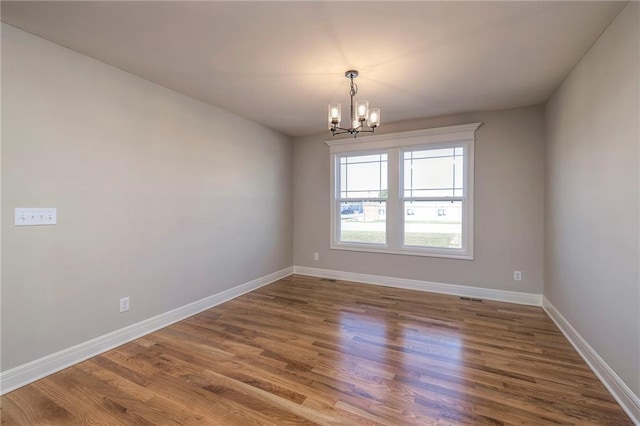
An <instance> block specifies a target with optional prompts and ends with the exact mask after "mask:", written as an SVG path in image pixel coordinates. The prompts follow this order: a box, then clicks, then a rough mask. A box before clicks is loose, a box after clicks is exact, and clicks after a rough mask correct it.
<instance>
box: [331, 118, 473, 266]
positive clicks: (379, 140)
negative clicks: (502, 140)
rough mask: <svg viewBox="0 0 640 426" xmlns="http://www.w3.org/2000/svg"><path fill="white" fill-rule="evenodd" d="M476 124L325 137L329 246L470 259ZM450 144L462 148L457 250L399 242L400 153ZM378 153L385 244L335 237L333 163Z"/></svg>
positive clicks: (401, 205) (401, 209) (336, 191)
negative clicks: (381, 156) (383, 161)
mask: <svg viewBox="0 0 640 426" xmlns="http://www.w3.org/2000/svg"><path fill="white" fill-rule="evenodd" d="M481 124H482V123H471V124H463V125H458V126H448V127H438V128H433V129H425V130H416V131H410V132H398V133H387V134H382V135H374V136H367V137H359V138H353V139H336V140H330V141H326V142H325V143H326V144H327V145H328V146H329V152H330V161H331V191H330V192H331V198H330V211H331V225H330V228H331V244H330V247H331V249H333V250H351V251H363V252H374V253H389V254H400V255H411V256H429V257H443V258H451V259H465V260H473V255H474V250H473V248H474V244H473V234H474V232H473V219H474V208H473V207H474V202H473V198H474V190H473V186H474V185H473V181H474V145H475V132H476V129H477V128H478V127H480V125H481ZM453 146H458V147H459V146H463V147H464V163H463V164H464V172H463V179H464V185H463V197H462V198H463V221H462V242H463V243H462V248H433V247H416V246H404V245H403V244H402V240H403V235H404V219H403V213H404V188H403V180H404V179H403V177H404V174H403V165H404V161H403V152H404V151H407V150H415V149H419V148H426V149H435V148H442V147H446V148H450V147H453ZM381 151H384V152H386V153H387V179H388V181H387V191H388V192H387V206H386V244H370V243H354V242H343V241H340V239H339V235H338V233H339V230H340V227H339V224H338V223H337V221H338V220H340V215H339V214H337V213H336V212H337V211H338V210H337V209H338V208H339V206H340V204H339V202H338V198H339V195H340V192H339V191H340V188H338V185H339V181H338V174H337V173H339V166H338V165H337V162H338V161H339V158H340V157H342V156H345V155H366V154H374V153H380V152H381Z"/></svg>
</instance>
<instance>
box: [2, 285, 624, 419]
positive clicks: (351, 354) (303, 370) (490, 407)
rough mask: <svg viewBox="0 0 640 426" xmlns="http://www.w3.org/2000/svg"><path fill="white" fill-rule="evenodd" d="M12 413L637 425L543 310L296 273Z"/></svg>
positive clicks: (38, 386) (43, 387)
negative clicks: (335, 280)
mask: <svg viewBox="0 0 640 426" xmlns="http://www.w3.org/2000/svg"><path fill="white" fill-rule="evenodd" d="M1 402H2V425H7V426H8V425H45V424H46V425H92V424H95V425H98V424H100V425H131V424H134V425H288V424H321V425H345V424H350V425H379V424H382V425H516V424H517V425H523V424H524V425H558V424H561V425H577V424H579V425H595V424H598V425H600V424H609V425H630V424H631V421H630V420H629V418H628V417H627V416H626V415H625V413H624V412H623V411H622V409H621V408H620V407H619V406H618V405H617V404H616V402H615V401H614V400H613V398H612V397H611V396H610V395H609V393H608V392H607V391H606V390H605V388H604V387H603V385H602V384H601V383H600V382H599V381H598V379H597V378H596V377H595V376H594V374H593V373H592V372H591V370H590V369H589V368H588V367H587V365H586V364H585V363H584V362H583V361H582V359H581V358H580V356H579V355H578V354H577V353H576V352H575V351H574V350H573V348H572V347H571V345H570V344H569V342H568V341H567V340H566V339H565V338H564V337H563V335H562V334H561V333H560V331H559V330H558V329H557V328H556V327H555V325H554V324H553V323H552V321H551V320H550V319H549V318H548V317H547V316H546V314H545V313H544V311H543V310H542V309H541V308H537V307H529V306H519V305H512V304H508V303H499V302H491V301H483V302H478V301H471V300H461V299H460V298H458V297H454V296H445V295H438V294H433V293H423V292H416V291H410V290H399V289H392V288H385V287H378V286H371V285H365V284H356V283H349V282H343V281H338V282H332V281H330V280H321V279H318V278H311V277H305V276H299V275H293V276H290V277H287V278H285V279H283V280H280V281H278V282H276V283H273V284H270V285H268V286H266V287H263V288H261V289H259V290H257V291H254V292H252V293H249V294H246V295H244V296H241V297H239V298H237V299H234V300H232V301H230V302H227V303H225V304H223V305H220V306H217V307H215V308H213V309H210V310H208V311H205V312H203V313H201V314H199V315H196V316H194V317H191V318H188V319H186V320H184V321H181V322H179V323H176V324H174V325H172V326H170V327H167V328H164V329H162V330H159V331H157V332H155V333H153V334H150V335H148V336H145V337H143V338H141V339H138V340H136V341H134V342H131V343H128V344H126V345H123V346H121V347H119V348H117V349H114V350H112V351H109V352H107V353H104V354H102V355H100V356H98V357H95V358H92V359H90V360H88V361H85V362H82V363H80V364H78V365H75V366H73V367H70V368H68V369H66V370H63V371H61V372H59V373H56V374H53V375H51V376H49V377H46V378H44V379H42V380H39V381H37V382H35V383H33V384H31V385H28V386H25V387H23V388H20V389H18V390H16V391H13V392H11V393H9V394H7V395H5V396H3V397H2V401H1Z"/></svg>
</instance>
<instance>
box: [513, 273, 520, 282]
mask: <svg viewBox="0 0 640 426" xmlns="http://www.w3.org/2000/svg"><path fill="white" fill-rule="evenodd" d="M513 280H514V281H522V271H513Z"/></svg>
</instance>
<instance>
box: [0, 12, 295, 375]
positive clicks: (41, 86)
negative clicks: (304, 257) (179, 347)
mask: <svg viewBox="0 0 640 426" xmlns="http://www.w3.org/2000/svg"><path fill="white" fill-rule="evenodd" d="M292 154H293V152H292V145H291V140H290V139H289V138H287V137H285V136H283V135H281V134H279V133H276V132H274V131H272V130H269V129H267V128H265V127H263V126H260V125H258V124H256V123H253V122H251V121H248V120H246V119H243V118H240V117H238V116H235V115H232V114H230V113H227V112H225V111H222V110H220V109H217V108H214V107H211V106H209V105H206V104H203V103H201V102H198V101H195V100H193V99H191V98H188V97H186V96H183V95H180V94H178V93H176V92H173V91H171V90H168V89H165V88H162V87H160V86H158V85H155V84H153V83H150V82H148V81H146V80H143V79H140V78H138V77H136V76H134V75H131V74H128V73H126V72H123V71H121V70H119V69H116V68H114V67H111V66H109V65H106V64H104V63H101V62H98V61H95V60H93V59H91V58H89V57H87V56H84V55H81V54H78V53H76V52H73V51H71V50H68V49H65V48H63V47H60V46H58V45H55V44H52V43H50V42H48V41H45V40H43V39H40V38H37V37H34V36H32V35H29V34H27V33H25V32H22V31H20V30H17V29H15V28H13V27H10V26H7V25H5V24H3V25H2V253H3V270H2V369H3V370H7V369H9V368H12V367H16V366H17V365H20V364H23V363H26V362H28V361H31V360H34V359H36V358H39V357H42V356H44V355H47V354H50V353H53V352H55V351H58V350H61V349H64V348H68V347H70V346H72V345H75V344H78V343H81V342H83V341H86V340H88V339H91V338H94V337H97V336H100V335H102V334H104V333H107V332H110V331H113V330H116V329H119V328H121V327H124V326H126V325H129V324H132V323H135V322H138V321H141V320H143V319H145V318H148V317H151V316H153V315H157V314H160V313H164V312H166V311H168V310H170V309H173V308H176V307H179V306H182V305H185V304H187V303H189V302H193V301H195V300H198V299H201V298H203V297H206V296H209V295H212V294H215V293H218V292H220V291H222V290H225V289H228V288H231V287H233V286H236V285H238V284H241V283H244V282H247V281H250V280H252V279H255V278H257V277H260V276H264V275H266V274H269V273H271V272H274V271H277V270H280V269H282V268H285V267H289V266H291V260H292V256H293V255H292V220H293V219H292V207H293V205H292V172H291V168H292V163H291V162H292ZM15 207H57V209H58V225H57V226H46V227H15V226H14V225H13V209H14V208H15ZM123 296H130V298H131V310H130V311H129V312H127V313H123V314H120V313H119V310H118V302H119V299H120V298H121V297H123Z"/></svg>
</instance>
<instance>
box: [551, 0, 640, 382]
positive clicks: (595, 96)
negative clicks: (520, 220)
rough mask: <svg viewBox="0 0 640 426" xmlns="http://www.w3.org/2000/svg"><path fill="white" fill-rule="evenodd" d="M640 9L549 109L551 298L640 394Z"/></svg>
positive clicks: (601, 42) (631, 10) (604, 39)
mask: <svg viewBox="0 0 640 426" xmlns="http://www.w3.org/2000/svg"><path fill="white" fill-rule="evenodd" d="M639 22H640V4H638V3H637V2H630V3H629V4H628V5H627V6H626V7H625V8H624V9H623V10H622V12H621V13H620V15H619V16H618V17H617V18H616V20H614V21H613V23H612V24H611V25H610V26H609V28H608V29H607V30H606V31H605V32H604V33H603V34H602V36H601V37H600V39H598V41H597V42H596V43H595V44H594V45H593V46H592V47H591V49H590V50H589V51H588V52H587V54H586V55H585V56H584V57H583V58H582V60H581V61H580V62H579V64H578V65H577V66H576V67H575V68H574V70H573V71H572V72H571V74H570V75H569V76H568V77H567V79H566V80H565V81H564V83H562V85H561V86H560V87H559V88H558V89H557V91H556V92H555V94H554V95H553V96H552V98H551V99H550V100H549V102H548V105H547V108H546V121H547V148H546V150H547V161H546V169H547V175H546V191H545V192H546V202H545V204H546V210H545V225H546V226H545V269H546V274H545V288H544V294H545V297H546V298H547V299H548V300H549V301H550V302H551V303H552V304H553V305H554V306H555V307H556V308H557V309H558V310H559V311H560V313H562V315H563V316H564V317H566V318H567V320H569V322H570V323H571V324H572V325H573V326H574V327H575V328H576V330H578V332H579V333H580V334H581V335H582V336H583V337H584V338H585V339H586V340H587V341H588V342H589V344H590V345H591V346H592V347H593V348H594V349H595V350H596V351H597V352H598V353H599V354H600V356H602V358H604V360H605V361H606V362H607V363H608V364H609V366H611V367H612V368H613V369H614V370H615V371H616V373H617V374H618V375H619V376H620V377H621V378H622V379H623V380H624V381H625V382H626V384H627V385H628V386H629V387H630V388H631V389H632V390H633V391H634V392H635V393H636V394H637V395H640V277H639V274H638V264H639V256H640V252H639V250H638V243H639V238H638V237H639V226H638V218H639V217H640V216H639V210H638V197H639V192H638V191H639V175H638V171H639V170H640V163H639V158H638V155H639V150H638V143H639V140H640V134H639V129H638V125H639V124H638V122H639V117H640V109H639V106H638V103H639V101H638V100H639V98H640V85H639V81H638V76H639V74H640V68H639V61H638V56H639V52H640V29H639V26H638V23H639Z"/></svg>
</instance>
